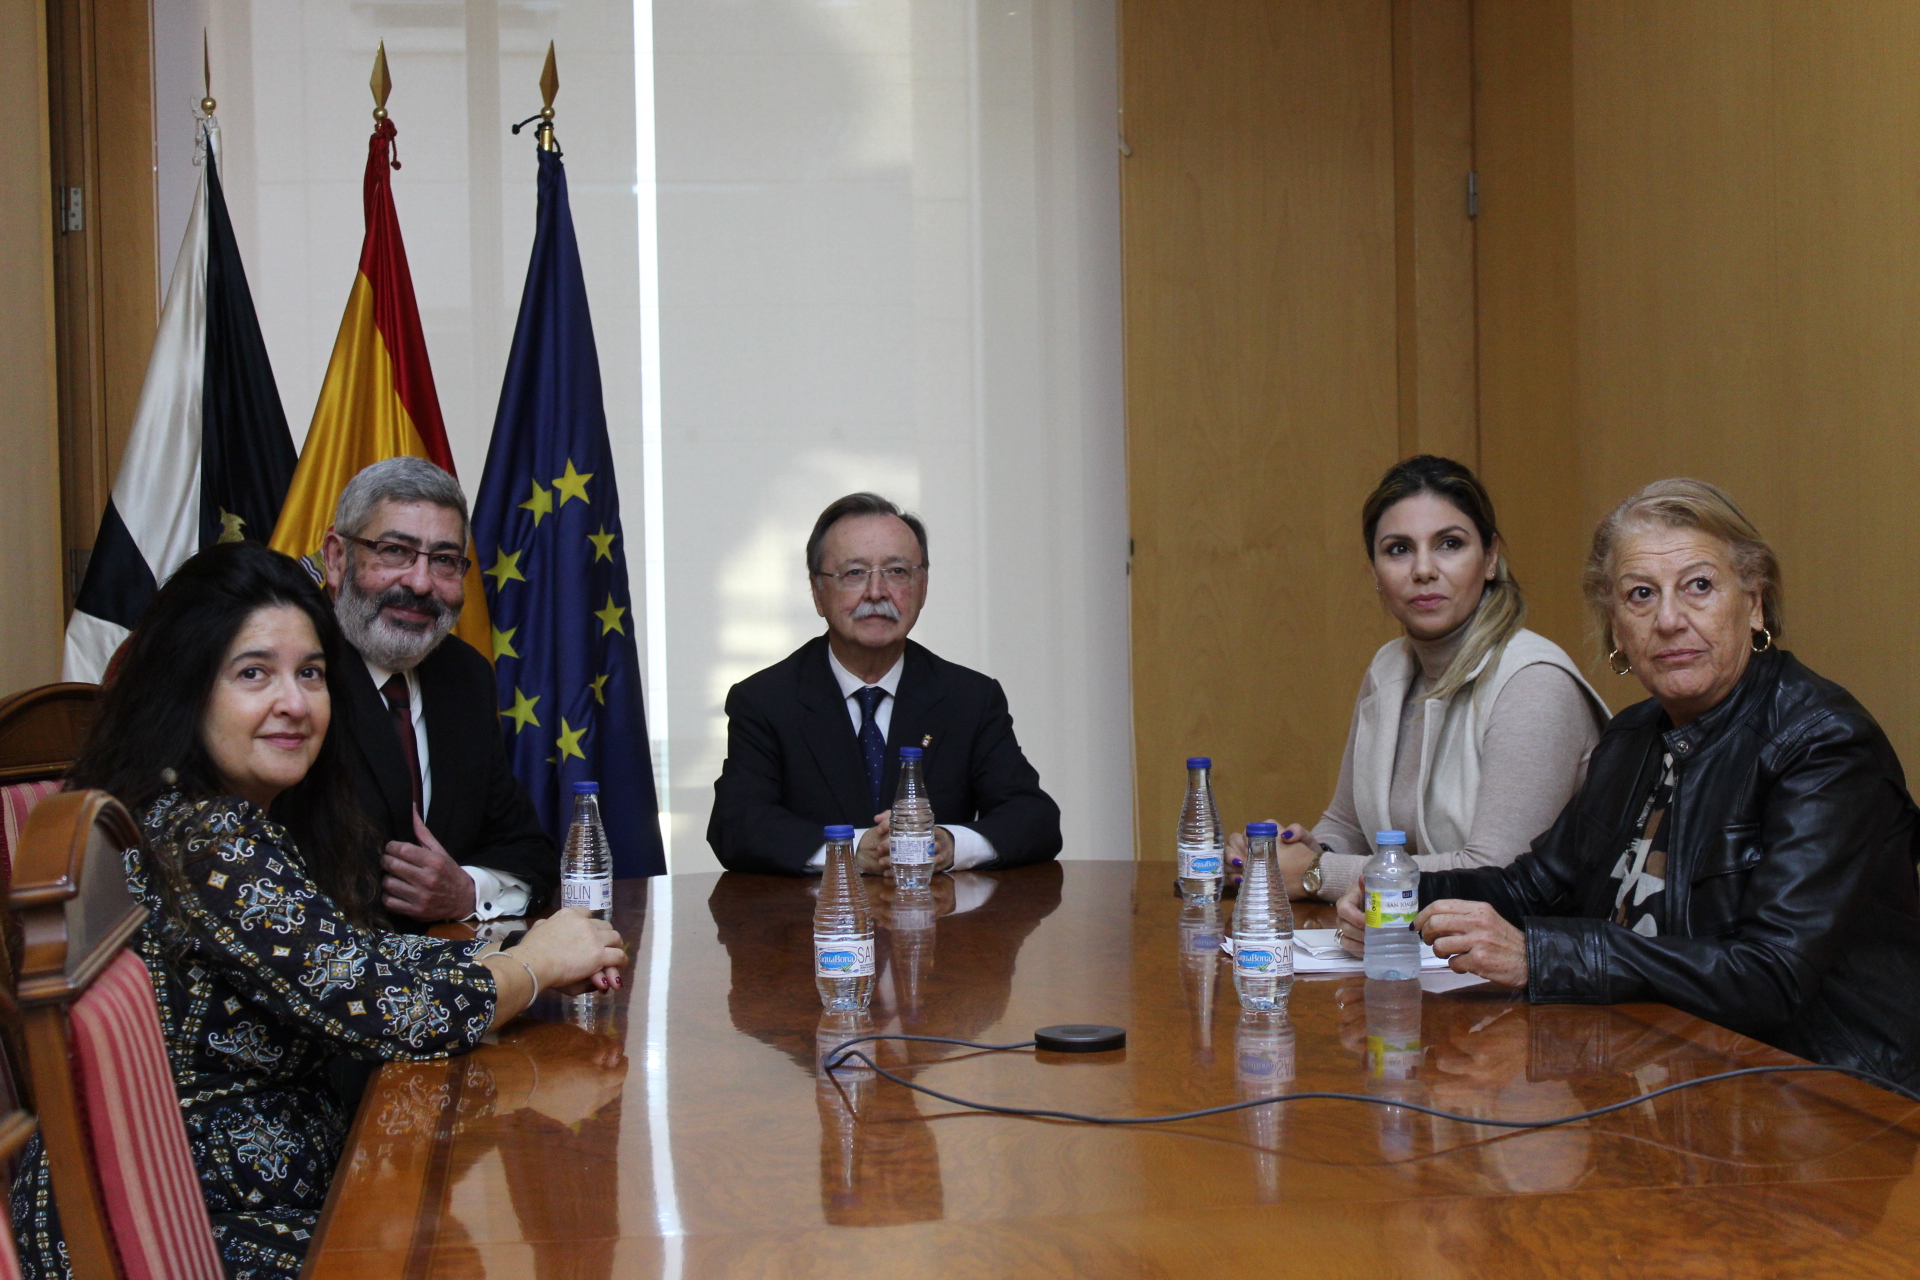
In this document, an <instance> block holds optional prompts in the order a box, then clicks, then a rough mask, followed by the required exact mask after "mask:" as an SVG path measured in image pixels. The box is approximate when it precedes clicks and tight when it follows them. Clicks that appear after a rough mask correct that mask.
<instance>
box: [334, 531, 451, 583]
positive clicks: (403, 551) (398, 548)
mask: <svg viewBox="0 0 1920 1280" xmlns="http://www.w3.org/2000/svg"><path fill="white" fill-rule="evenodd" d="M347 541H348V542H357V543H359V544H360V545H361V546H363V547H365V548H366V549H367V550H369V551H371V552H373V562H374V563H375V564H377V565H379V566H380V567H381V568H382V569H411V568H413V562H414V561H416V560H418V559H419V558H420V557H421V556H425V557H426V558H427V572H428V573H430V574H432V575H433V576H434V577H436V578H464V577H466V576H467V570H468V569H469V568H471V567H472V566H473V561H471V560H469V559H467V558H466V557H465V556H457V555H455V554H454V553H453V552H451V551H422V550H421V549H420V548H418V547H410V546H408V545H407V544H406V543H404V542H375V541H373V540H371V539H369V538H356V537H354V536H353V535H352V534H348V535H347Z"/></svg>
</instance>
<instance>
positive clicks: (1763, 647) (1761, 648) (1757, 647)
mask: <svg viewBox="0 0 1920 1280" xmlns="http://www.w3.org/2000/svg"><path fill="white" fill-rule="evenodd" d="M1760 634H1761V635H1763V636H1765V637H1766V638H1767V642H1766V643H1765V644H1754V643H1753V641H1751V640H1749V641H1747V643H1748V644H1749V645H1751V646H1752V648H1753V651H1754V652H1755V653H1765V652H1766V651H1767V650H1769V649H1771V648H1773V632H1771V631H1769V630H1767V629H1766V628H1765V627H1762V628H1760Z"/></svg>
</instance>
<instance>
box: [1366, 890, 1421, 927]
mask: <svg viewBox="0 0 1920 1280" xmlns="http://www.w3.org/2000/svg"><path fill="white" fill-rule="evenodd" d="M1419 914H1420V901H1419V895H1418V894H1417V893H1416V892H1415V891H1414V890H1413V889H1411V888H1407V889H1368V890H1367V928H1369V929H1405V928H1407V927H1409V926H1410V925H1412V924H1413V918H1414V917H1415V916H1417V915H1419Z"/></svg>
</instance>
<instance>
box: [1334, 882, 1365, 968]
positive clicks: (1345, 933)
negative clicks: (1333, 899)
mask: <svg viewBox="0 0 1920 1280" xmlns="http://www.w3.org/2000/svg"><path fill="white" fill-rule="evenodd" d="M1365 893H1366V886H1365V885H1363V884H1362V883H1360V882H1359V881H1357V880H1356V881H1354V884H1353V887H1352V888H1351V889H1348V890H1347V891H1346V892H1345V893H1343V894H1341V895H1340V901H1339V902H1338V903H1336V904H1335V905H1334V914H1335V915H1337V916H1338V917H1339V918H1340V923H1339V925H1338V928H1339V930H1340V945H1341V946H1343V947H1345V948H1346V949H1347V954H1348V955H1353V956H1364V955H1366V953H1367V912H1366V905H1365V896H1364V895H1365Z"/></svg>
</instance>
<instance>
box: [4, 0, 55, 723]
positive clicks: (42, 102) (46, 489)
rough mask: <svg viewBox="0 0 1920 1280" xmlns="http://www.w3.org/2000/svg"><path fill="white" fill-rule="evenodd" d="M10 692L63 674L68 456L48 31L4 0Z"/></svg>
mask: <svg viewBox="0 0 1920 1280" xmlns="http://www.w3.org/2000/svg"><path fill="white" fill-rule="evenodd" d="M0 118H4V119H5V120H6V121H7V122H8V125H7V128H6V130H5V131H4V132H0V173H4V174H5V175H6V181H5V183H4V185H0V297H4V298H5V299H6V305H5V307H0V350H4V351H5V352H6V359H5V360H4V361H0V403H3V404H4V405H5V406H6V412H5V413H3V414H0V446H3V447H4V450H5V455H6V460H7V461H6V466H5V467H4V468H0V544H3V545H4V546H5V547H6V561H5V563H6V566H7V574H6V589H5V590H4V591H0V693H7V692H11V691H13V690H15V689H19V688H23V687H26V686H29V685H35V684H43V683H46V682H47V681H50V680H58V679H59V678H60V648H61V624H62V621H63V619H64V615H63V614H62V612H61V610H60V603H61V597H60V454H59V441H58V435H57V433H56V423H57V421H58V417H57V414H58V409H57V397H56V385H57V384H56V378H55V370H54V331H53V219H52V209H51V205H52V201H51V198H50V197H51V193H52V185H53V184H52V181H51V177H50V163H49V154H48V152H49V146H48V140H47V29H46V23H45V20H44V16H43V11H42V9H41V7H40V4H39V2H38V0H0Z"/></svg>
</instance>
